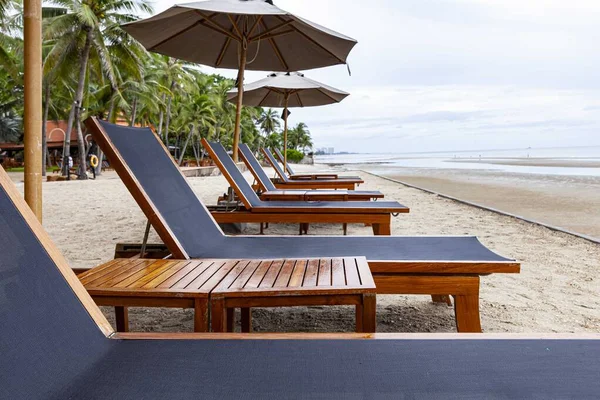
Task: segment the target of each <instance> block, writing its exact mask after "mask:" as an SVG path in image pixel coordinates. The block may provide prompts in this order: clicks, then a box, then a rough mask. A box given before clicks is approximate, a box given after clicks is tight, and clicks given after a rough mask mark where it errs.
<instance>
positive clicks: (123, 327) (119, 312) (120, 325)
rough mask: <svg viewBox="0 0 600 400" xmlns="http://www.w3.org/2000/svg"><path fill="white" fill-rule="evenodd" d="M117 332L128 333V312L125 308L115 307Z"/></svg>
mask: <svg viewBox="0 0 600 400" xmlns="http://www.w3.org/2000/svg"><path fill="white" fill-rule="evenodd" d="M115 320H116V322H117V332H129V312H128V311H127V307H115Z"/></svg>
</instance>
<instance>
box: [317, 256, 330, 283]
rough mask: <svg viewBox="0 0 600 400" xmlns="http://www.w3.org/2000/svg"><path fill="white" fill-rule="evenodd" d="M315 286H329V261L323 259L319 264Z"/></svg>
mask: <svg viewBox="0 0 600 400" xmlns="http://www.w3.org/2000/svg"><path fill="white" fill-rule="evenodd" d="M317 286H331V260H330V259H323V260H321V262H320V264H319V279H318V280H317Z"/></svg>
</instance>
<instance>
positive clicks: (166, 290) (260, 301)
mask: <svg viewBox="0 0 600 400" xmlns="http://www.w3.org/2000/svg"><path fill="white" fill-rule="evenodd" d="M79 279H80V281H81V282H82V283H83V285H84V287H85V288H86V289H87V291H88V292H89V294H90V295H91V296H92V298H93V299H94V301H95V302H96V303H97V304H98V305H102V306H113V307H115V316H116V322H117V331H120V332H127V331H128V330H129V327H128V325H129V323H128V322H129V321H128V314H127V307H173V308H194V330H195V331H196V332H207V331H208V328H209V305H210V304H212V305H213V307H215V306H216V307H217V310H216V311H215V309H213V310H212V313H213V317H212V326H213V330H215V331H218V332H222V331H224V330H226V327H227V326H229V327H232V325H233V323H232V322H233V310H234V308H241V309H242V310H243V312H242V316H243V319H242V322H243V324H242V325H243V326H242V328H243V330H244V331H249V325H250V321H249V315H250V308H251V307H281V306H302V305H324V304H327V305H337V304H353V305H356V310H357V330H359V331H363V330H364V331H366V332H374V331H375V284H374V282H373V277H372V276H371V272H370V270H369V266H368V264H367V262H366V260H365V259H364V258H344V259H341V258H340V259H337V258H336V259H326V260H308V259H302V260H277V261H273V260H269V261H264V260H263V261H249V260H192V261H181V260H150V259H139V258H138V259H115V260H112V261H110V262H108V263H106V264H103V265H99V266H97V267H95V268H93V269H91V270H89V271H86V272H84V273H83V274H81V275H79ZM217 289H218V292H216V290H217ZM213 296H215V297H214V299H213ZM211 300H214V301H211ZM217 321H218V322H217ZM215 328H216V329H215Z"/></svg>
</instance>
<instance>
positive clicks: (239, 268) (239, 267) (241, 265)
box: [214, 260, 250, 291]
mask: <svg viewBox="0 0 600 400" xmlns="http://www.w3.org/2000/svg"><path fill="white" fill-rule="evenodd" d="M248 264H250V261H248V260H244V261H240V262H238V263H237V264H236V265H235V267H234V268H233V270H232V271H231V272H230V273H229V274H228V275H227V276H226V277H225V278H224V279H223V280H222V281H221V283H219V286H217V287H216V288H215V290H214V291H218V290H221V289H223V290H226V289H229V287H230V286H231V284H232V283H233V282H234V281H235V280H236V279H237V277H238V276H239V275H240V274H241V273H242V272H243V271H244V269H245V268H246V267H247V266H248Z"/></svg>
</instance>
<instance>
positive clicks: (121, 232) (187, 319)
mask: <svg viewBox="0 0 600 400" xmlns="http://www.w3.org/2000/svg"><path fill="white" fill-rule="evenodd" d="M309 168H310V167H305V166H303V167H300V168H299V170H300V171H305V170H307V169H309ZM353 173H354V172H353ZM358 174H360V175H361V176H362V177H364V178H365V181H366V182H365V184H364V185H361V187H360V189H365V190H370V189H372V190H375V189H377V190H381V191H382V192H384V193H385V195H386V198H388V199H396V200H399V201H400V202H401V203H403V204H406V205H408V206H410V208H411V213H410V214H404V215H400V216H399V217H397V218H395V219H394V221H393V234H395V235H440V234H441V235H462V234H469V235H477V236H478V237H479V238H480V240H481V241H482V242H483V243H484V244H485V245H486V246H488V247H490V248H491V249H493V250H494V251H496V252H498V253H500V254H502V255H504V256H506V257H511V258H515V259H518V260H520V261H521V262H522V272H521V274H514V275H513V274H511V275H508V274H505V275H501V274H497V275H491V276H487V277H483V278H482V287H481V318H482V325H483V329H484V331H485V332H536V333H542V332H543V333H547V332H561V333H566V332H597V331H598V330H600V278H598V269H599V267H600V245H596V244H592V243H590V242H587V241H585V240H582V239H578V238H575V237H573V236H570V235H566V234H562V233H557V232H553V231H551V230H549V229H546V228H543V227H540V226H537V225H534V224H530V223H526V222H522V221H519V220H516V219H513V218H510V217H505V216H501V215H498V214H495V213H492V212H488V211H484V210H480V209H477V208H474V207H470V206H467V205H463V204H460V203H457V202H454V201H451V200H446V199H442V198H440V197H438V196H435V195H430V194H426V193H424V192H422V191H419V190H416V189H411V188H407V187H405V186H403V185H399V184H396V183H393V182H389V181H387V180H383V179H379V178H376V177H373V176H370V175H368V174H366V173H363V172H358ZM13 179H14V180H15V181H17V182H19V183H18V186H19V187H20V189H21V190H22V183H20V177H19V176H18V175H13ZM189 181H190V183H191V185H192V186H193V188H194V190H195V191H196V192H197V193H198V195H199V196H200V197H201V198H202V199H203V200H204V201H205V202H207V203H214V201H215V200H216V198H217V196H218V195H219V194H221V193H223V192H224V191H225V189H226V187H227V185H226V183H225V179H224V178H223V177H222V176H213V177H205V178H190V179H189ZM44 199H45V203H44V226H45V227H46V229H47V230H48V232H49V233H50V236H51V237H52V238H53V239H54V241H55V242H56V244H57V245H58V247H59V248H60V250H61V251H63V253H64V254H65V255H66V257H67V258H68V260H69V261H70V263H71V265H72V266H73V267H80V268H84V267H92V266H94V265H97V264H99V263H102V262H106V261H109V260H110V259H112V257H113V252H114V246H115V244H116V243H117V242H139V241H140V240H141V238H142V235H143V231H144V226H145V223H146V220H145V219H144V216H143V214H142V213H141V211H140V209H139V208H138V206H137V205H136V203H135V202H134V200H133V198H132V197H131V196H130V194H129V192H128V191H127V189H126V188H125V187H124V185H123V184H122V182H121V181H120V179H119V178H118V177H117V176H116V174H115V173H114V172H108V173H105V174H104V175H103V176H102V177H100V178H99V179H97V180H96V181H83V182H79V181H73V182H52V183H44ZM296 231H297V227H296V226H295V225H271V228H270V229H269V233H270V234H289V235H294V234H295V233H296ZM257 232H258V227H257V226H254V225H250V226H249V227H248V228H247V231H246V233H248V234H254V233H257ZM341 232H342V228H341V226H334V225H315V226H312V227H311V234H320V235H322V234H340V233H341ZM349 234H351V235H358V234H361V235H370V234H372V233H371V230H370V228H368V227H364V226H360V225H351V226H350V227H349ZM151 240H153V241H157V240H158V239H157V237H156V235H155V234H154V233H153V236H152V238H151ZM377 301H378V306H377V311H378V331H381V332H453V331H455V325H454V319H453V311H452V309H451V308H449V307H447V306H445V305H439V304H433V303H431V302H430V300H429V298H428V297H427V296H378V299H377ZM103 310H104V311H105V313H106V315H107V316H108V317H109V319H110V320H111V321H113V313H112V310H111V309H110V308H108V307H103ZM253 315H254V328H255V330H257V331H278V332H286V331H304V332H307V331H308V332H311V331H312V332H323V331H335V332H337V331H352V329H353V318H354V311H353V309H351V308H349V307H310V308H303V307H300V308H293V309H276V310H255V311H254V314H253ZM192 318H193V315H192V311H191V310H177V309H145V308H134V309H132V310H131V312H130V320H131V328H132V330H135V331H170V332H172V331H184V332H189V331H191V330H192V328H193V321H192Z"/></svg>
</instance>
